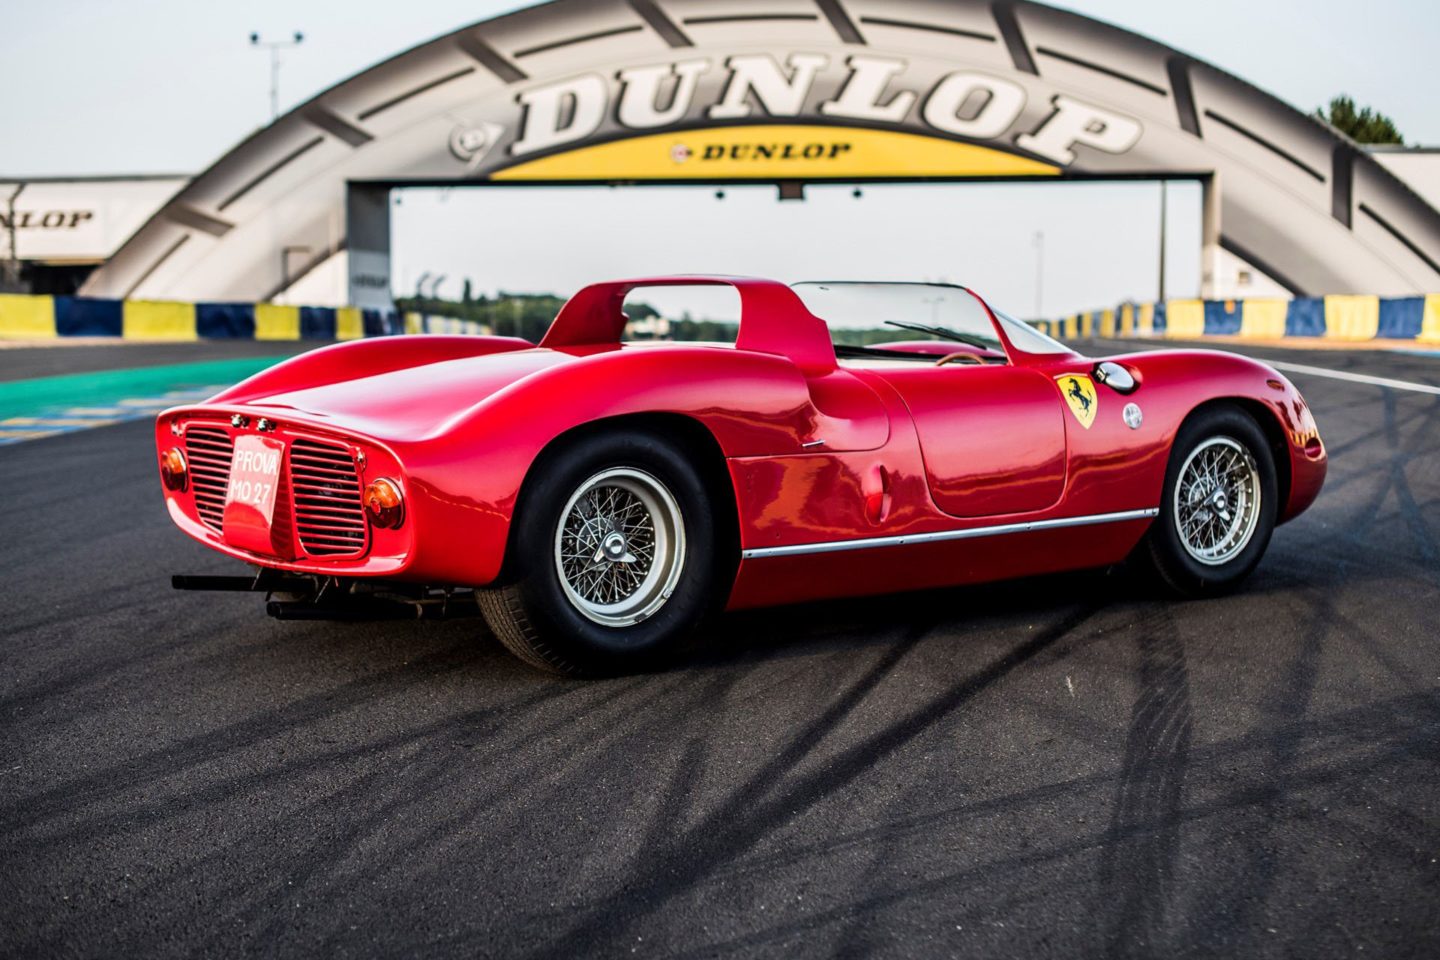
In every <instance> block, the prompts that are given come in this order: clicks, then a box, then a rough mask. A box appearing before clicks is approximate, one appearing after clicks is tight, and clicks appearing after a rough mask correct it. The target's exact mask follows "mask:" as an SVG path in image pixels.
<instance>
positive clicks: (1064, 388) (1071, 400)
mask: <svg viewBox="0 0 1440 960" xmlns="http://www.w3.org/2000/svg"><path fill="white" fill-rule="evenodd" d="M1055 382H1056V383H1057V384H1058V385H1059V387H1060V393H1061V395H1062V396H1064V398H1065V402H1066V403H1068V404H1069V405H1070V412H1071V413H1073V414H1075V419H1076V420H1079V421H1080V426H1082V427H1084V428H1085V429H1086V430H1089V429H1090V424H1092V423H1094V422H1095V411H1096V409H1097V408H1098V407H1099V406H1100V398H1099V397H1097V396H1096V395H1095V384H1094V382H1093V381H1092V380H1091V379H1090V378H1089V377H1088V376H1086V375H1085V374H1083V373H1065V374H1061V375H1060V376H1058V377H1056V378H1055Z"/></svg>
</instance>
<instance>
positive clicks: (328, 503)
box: [290, 440, 366, 557]
mask: <svg viewBox="0 0 1440 960" xmlns="http://www.w3.org/2000/svg"><path fill="white" fill-rule="evenodd" d="M290 491H291V496H292V497H293V498H294V501H295V534H296V537H297V538H298V539H299V541H300V547H301V549H303V550H304V551H305V553H306V554H308V555H310V556H312V557H343V556H350V555H353V554H358V553H360V552H361V551H363V550H364V549H365V529H366V527H365V510H364V507H363V506H362V505H361V502H360V477H359V475H358V474H357V473H356V471H355V460H354V458H353V457H352V456H351V454H350V451H349V450H347V449H346V448H345V447H342V446H340V445H338V444H331V443H321V442H319V441H317V440H295V441H293V442H292V443H291V444H290Z"/></svg>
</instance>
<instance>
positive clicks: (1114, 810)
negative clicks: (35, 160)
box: [0, 350, 1440, 958]
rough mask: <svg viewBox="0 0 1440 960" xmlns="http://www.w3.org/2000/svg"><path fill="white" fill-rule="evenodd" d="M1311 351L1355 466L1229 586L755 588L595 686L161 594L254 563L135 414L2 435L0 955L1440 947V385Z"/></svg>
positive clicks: (1224, 951) (1389, 951)
mask: <svg viewBox="0 0 1440 960" xmlns="http://www.w3.org/2000/svg"><path fill="white" fill-rule="evenodd" d="M1251 352H1255V353H1261V354H1264V355H1266V356H1270V357H1273V358H1275V359H1284V360H1291V361H1293V362H1298V363H1301V364H1307V365H1315V366H1328V367H1337V368H1344V369H1348V370H1351V371H1354V372H1360V373H1364V374H1370V375H1377V376H1383V377H1390V378H1395V379H1400V380H1411V381H1421V382H1426V383H1431V384H1435V383H1440V361H1437V360H1435V359H1433V358H1425V357H1406V356H1400V355H1396V354H1391V353H1383V352H1364V353H1359V352H1357V353H1348V352H1347V353H1330V352H1319V351H1316V352H1304V353H1300V352H1294V353H1291V352H1287V351H1263V350H1256V351H1251ZM0 362H5V363H8V362H27V361H23V360H22V358H20V357H18V356H16V355H15V353H14V352H12V355H11V356H9V357H4V358H0ZM47 362H54V361H53V358H51V359H50V360H48V361H47ZM1295 380H1296V382H1297V383H1298V384H1299V385H1300V387H1301V389H1302V390H1303V391H1304V392H1305V394H1306V396H1307V398H1308V399H1309V401H1310V403H1311V406H1312V407H1313V408H1314V411H1315V415H1316V417H1317V419H1318V421H1319V423H1320V426H1321V430H1322V431H1323V434H1324V436H1325V438H1326V440H1327V442H1328V445H1329V449H1330V454H1331V457H1332V462H1331V473H1330V479H1329V482H1328V484H1327V486H1326V488H1325V490H1324V492H1323V493H1322V495H1321V498H1320V500H1319V502H1318V503H1317V505H1316V506H1315V508H1314V509H1312V510H1311V511H1310V512H1309V513H1308V514H1306V515H1305V516H1303V517H1302V518H1300V519H1299V520H1297V521H1296V522H1294V523H1292V524H1290V525H1287V526H1285V527H1282V528H1281V529H1280V530H1279V531H1278V532H1277V534H1276V536H1275V539H1274V541H1273V543H1272V546H1271V548H1270V552H1269V554H1268V556H1267V557H1266V559H1265V561H1264V563H1263V564H1262V566H1261V567H1260V569H1259V571H1258V573H1257V574H1256V576H1255V577H1254V578H1253V579H1252V580H1251V581H1250V582H1249V583H1248V585H1247V586H1246V588H1245V589H1244V590H1243V591H1242V592H1240V593H1239V594H1237V595H1234V596H1231V597H1228V598H1224V599H1218V600H1212V601H1206V602H1199V603H1189V604H1172V603H1167V602H1160V601H1157V600H1155V599H1152V598H1151V597H1150V596H1149V595H1148V594H1146V593H1145V592H1144V591H1143V590H1142V589H1140V588H1138V587H1136V586H1135V585H1134V584H1133V583H1132V582H1131V581H1129V580H1127V579H1126V578H1124V577H1117V576H1106V575H1102V574H1081V575H1074V576H1064V577H1052V578H1046V579H1042V580H1032V581H1025V582H1020V583H1016V584H1010V585H1005V586H1001V587H985V588H978V589H961V590H949V591H940V592H932V593H926V594H919V595H912V596H904V597H891V598H885V599H877V600H864V601H858V600H857V601H847V602H840V603H830V604H823V605H813V606H806V607H798V608H789V609H783V610H777V611H766V612H757V613H748V614H745V615H736V616H730V617H727V618H725V619H723V620H722V621H721V622H720V623H719V624H718V625H717V626H716V627H715V628H714V629H713V630H712V631H711V632H710V633H709V634H708V635H706V636H704V637H701V638H699V640H698V644H697V646H698V649H697V650H696V651H695V653H694V655H693V656H692V658H691V659H690V660H688V661H687V662H686V663H685V665H683V666H680V667H677V668H674V669H672V670H670V671H668V672H664V673H660V674H656V675H651V676H642V677H632V678H627V679H620V680H614V681H606V682H591V683H584V682H566V681H560V680H555V679H552V678H549V677H546V676H542V675H539V674H537V673H534V672H532V671H530V670H529V669H527V668H525V667H524V666H522V665H521V664H520V663H518V662H517V661H515V660H513V659H512V658H511V657H509V656H508V655H506V654H505V653H504V652H503V650H501V648H500V647H499V645H498V644H497V643H496V642H495V641H494V640H493V639H492V638H491V637H489V636H488V635H487V634H486V632H485V630H484V628H483V627H482V626H481V625H480V623H479V621H458V622H448V623H440V624H409V623H405V624H395V623H385V624H373V625H345V626H340V625H330V624H318V623H309V624H307V623H279V622H275V621H271V620H268V619H266V618H265V617H264V615H263V612H262V610H261V604H260V601H259V598H256V597H251V596H244V595H224V594H217V595H205V594H183V593H175V592H172V591H171V590H170V589H169V587H168V576H169V574H171V573H172V572H176V571H184V572H213V573H224V572H229V571H231V570H232V565H231V564H230V563H229V562H228V561H226V560H224V559H223V558H219V557H217V556H214V555H211V554H210V553H208V552H207V551H205V550H204V549H202V548H200V547H199V546H196V545H194V544H192V543H190V542H189V541H187V540H186V539H185V538H184V537H183V536H181V535H180V534H179V533H178V532H177V531H175V530H174V529H172V527H171V524H170V522H169V520H168V519H167V517H166V516H165V511H164V509H163V507H162V505H161V499H160V496H159V493H158V492H157V490H156V489H155V478H154V476H153V473H154V470H153V466H152V451H151V449H150V436H149V430H148V427H147V426H146V425H145V424H144V423H130V424H122V425H118V426H113V427H105V428H101V429H96V430H90V431H87V432H84V433H77V434H70V435H67V436H61V437H54V438H50V439H42V440H36V441H33V442H27V443H22V444H18V445H16V446H12V447H8V448H6V449H4V450H3V451H0V493H3V496H4V498H5V500H6V502H5V504H4V508H3V510H0V570H3V574H4V578H5V581H6V582H5V590H4V595H3V599H0V956H5V957H30V956H46V957H62V956H101V955H108V956H207V957H214V956H234V955H244V954H263V955H266V956H277V957H287V956H308V955H324V956H349V957H367V956H417V955H426V956H432V955H433V956H463V957H474V956H536V957H575V956H587V955H588V956H618V955H625V956H631V955H635V956H647V955H648V956H659V955H667V956H681V957H706V956H787V957H789V956H862V955H885V956H907V957H936V956H976V957H987V958H992V957H1074V956H1086V955H1089V956H1100V955H1106V956H1117V957H1125V956H1156V957H1162V956H1163V957H1173V956H1224V957H1235V956H1274V957H1290V956H1295V957H1331V956H1342V955H1343V956H1383V957H1434V956H1437V955H1440V864H1437V862H1436V861H1437V858H1440V629H1437V625H1440V612H1437V611H1440V397H1437V396H1434V395H1427V394H1421V393H1414V392H1408V391H1404V390H1397V389H1388V388H1381V387H1376V386H1373V385H1367V384H1359V383H1352V382H1344V381H1338V380H1331V379H1326V378H1322V377H1317V376H1313V375H1301V374H1296V375H1295Z"/></svg>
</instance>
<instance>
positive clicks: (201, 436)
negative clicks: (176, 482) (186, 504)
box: [185, 427, 235, 532]
mask: <svg viewBox="0 0 1440 960" xmlns="http://www.w3.org/2000/svg"><path fill="white" fill-rule="evenodd" d="M234 452H235V444H234V442H233V441H232V440H231V439H230V434H228V433H226V432H225V431H224V430H222V429H220V428H219V427H191V428H190V429H188V430H186V431H185V459H186V460H187V461H189V464H188V466H189V468H190V487H191V489H192V490H194V492H195V512H196V513H198V514H199V515H200V522H201V523H203V524H205V526H207V527H209V528H210V529H212V530H215V531H216V532H218V531H219V530H220V525H221V523H222V522H223V521H224V519H225V492H226V488H227V487H228V486H229V485H230V460H231V459H232V457H233V455H234Z"/></svg>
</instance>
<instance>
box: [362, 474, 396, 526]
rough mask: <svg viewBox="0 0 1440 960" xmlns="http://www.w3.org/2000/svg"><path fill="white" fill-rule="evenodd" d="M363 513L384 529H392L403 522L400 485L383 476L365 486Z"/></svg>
mask: <svg viewBox="0 0 1440 960" xmlns="http://www.w3.org/2000/svg"><path fill="white" fill-rule="evenodd" d="M362 499H364V501H365V513H366V515H368V516H369V517H370V522H371V523H373V524H375V526H377V527H382V528H384V529H386V530H394V529H395V528H396V527H398V526H400V524H402V523H404V522H405V501H404V498H403V497H401V495H400V485H399V484H397V483H396V482H395V481H394V480H389V479H386V478H384V477H382V478H380V479H379V480H376V481H374V482H372V483H370V484H368V485H367V486H366V487H365V494H364V497H363V498H362Z"/></svg>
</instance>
